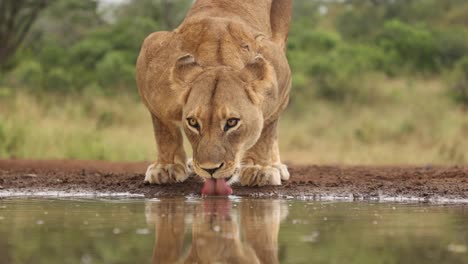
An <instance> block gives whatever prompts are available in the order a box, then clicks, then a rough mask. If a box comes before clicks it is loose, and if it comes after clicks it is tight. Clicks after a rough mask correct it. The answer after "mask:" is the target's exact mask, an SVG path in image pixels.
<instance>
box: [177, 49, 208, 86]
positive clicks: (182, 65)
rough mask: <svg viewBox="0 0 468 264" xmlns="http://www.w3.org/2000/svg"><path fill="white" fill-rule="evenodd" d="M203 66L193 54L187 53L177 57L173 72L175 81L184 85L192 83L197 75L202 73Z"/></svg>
mask: <svg viewBox="0 0 468 264" xmlns="http://www.w3.org/2000/svg"><path fill="white" fill-rule="evenodd" d="M201 71H202V67H201V66H200V64H198V63H197V61H196V60H195V58H194V57H193V56H192V55H191V54H186V55H184V56H181V57H179V58H178V59H177V61H176V63H175V65H174V67H173V68H172V72H171V79H172V81H173V82H175V83H177V84H179V85H183V84H187V83H190V82H191V81H192V80H193V79H194V78H195V76H197V75H198V74H200V72H201Z"/></svg>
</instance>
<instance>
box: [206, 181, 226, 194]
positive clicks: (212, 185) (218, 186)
mask: <svg viewBox="0 0 468 264" xmlns="http://www.w3.org/2000/svg"><path fill="white" fill-rule="evenodd" d="M202 194H203V195H222V196H226V195H230V194H232V189H231V187H229V185H227V183H226V181H225V180H224V179H216V180H215V179H207V180H206V181H205V184H204V185H203V189H202Z"/></svg>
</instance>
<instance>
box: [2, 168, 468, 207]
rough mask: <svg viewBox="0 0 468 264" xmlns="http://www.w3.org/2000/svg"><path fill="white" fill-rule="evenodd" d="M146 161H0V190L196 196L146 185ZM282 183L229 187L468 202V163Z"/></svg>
mask: <svg viewBox="0 0 468 264" xmlns="http://www.w3.org/2000/svg"><path fill="white" fill-rule="evenodd" d="M148 164H149V163H147V162H139V163H125V162H106V161H78V160H17V159H12V160H0V193H3V195H2V196H3V197H5V196H7V195H8V193H12V194H15V193H29V194H34V193H35V192H39V191H42V192H43V191H60V192H72V193H75V192H99V193H130V194H140V195H144V196H145V197H152V198H157V197H168V196H181V195H185V196H199V195H200V190H201V187H202V182H201V181H200V180H199V179H197V178H195V177H194V178H190V179H188V180H187V181H186V182H184V183H178V184H170V185H162V186H158V185H146V184H144V183H143V178H144V175H143V174H144V172H145V170H146V167H147V166H148ZM289 168H290V172H291V179H290V180H289V181H288V182H284V183H283V185H282V186H275V187H273V186H268V187H242V186H237V185H235V186H233V189H234V195H237V196H254V197H283V198H284V197H287V198H305V199H322V198H330V197H332V198H335V199H348V200H349V199H352V200H391V199H403V200H405V199H407V200H417V201H438V200H447V199H448V200H461V201H463V200H466V201H468V166H429V165H428V166H322V165H320V166H315V165H307V166H305V165H300V166H296V165H290V166H289Z"/></svg>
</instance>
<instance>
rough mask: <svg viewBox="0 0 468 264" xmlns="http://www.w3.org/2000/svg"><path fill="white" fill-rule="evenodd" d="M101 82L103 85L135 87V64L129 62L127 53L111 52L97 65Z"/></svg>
mask: <svg viewBox="0 0 468 264" xmlns="http://www.w3.org/2000/svg"><path fill="white" fill-rule="evenodd" d="M96 74H97V79H98V81H99V84H100V85H101V86H103V87H108V88H110V89H111V90H113V88H116V86H117V87H120V88H128V87H132V88H133V87H135V85H136V84H135V66H134V65H133V64H128V63H127V60H126V57H125V54H123V53H121V52H115V51H114V52H109V53H108V54H107V55H106V56H105V57H104V58H103V59H102V60H101V61H100V62H99V63H98V64H97V66H96Z"/></svg>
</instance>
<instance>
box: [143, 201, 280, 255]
mask: <svg viewBox="0 0 468 264" xmlns="http://www.w3.org/2000/svg"><path fill="white" fill-rule="evenodd" d="M231 210H232V207H231V204H230V201H229V200H219V199H214V200H213V199H208V200H204V201H203V203H202V204H197V205H195V206H194V205H193V204H192V205H190V204H187V203H184V200H174V199H169V200H163V201H160V202H148V203H147V204H146V219H147V222H148V223H149V224H154V226H155V243H154V250H153V263H242V264H244V263H268V264H270V263H271V264H274V263H279V260H278V234H279V228H280V223H281V220H282V219H284V218H286V216H287V214H288V209H287V206H285V205H284V204H281V202H280V201H279V200H251V201H242V203H240V206H239V208H238V210H234V211H231ZM188 222H191V230H192V239H191V241H190V244H189V246H188V247H187V249H186V250H184V249H183V248H184V235H185V230H186V226H185V225H186V224H187V223H188Z"/></svg>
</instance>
